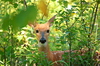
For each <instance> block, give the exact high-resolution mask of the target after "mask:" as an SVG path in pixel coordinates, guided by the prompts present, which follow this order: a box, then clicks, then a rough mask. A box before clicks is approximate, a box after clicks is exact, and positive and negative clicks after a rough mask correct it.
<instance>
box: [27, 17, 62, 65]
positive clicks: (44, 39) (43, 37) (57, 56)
mask: <svg viewBox="0 0 100 66" xmlns="http://www.w3.org/2000/svg"><path fill="white" fill-rule="evenodd" d="M55 16H56V15H55ZM55 16H53V17H52V18H51V19H50V20H49V21H48V22H47V23H45V24H37V23H36V24H29V26H31V27H33V28H34V30H35V33H36V37H37V40H38V46H39V48H38V50H39V51H40V52H44V53H45V54H46V57H47V58H48V60H49V61H52V62H55V61H57V60H61V59H62V54H64V51H50V48H49V45H48V36H49V33H50V26H51V22H53V21H54V19H55ZM54 66H61V64H60V63H54Z"/></svg>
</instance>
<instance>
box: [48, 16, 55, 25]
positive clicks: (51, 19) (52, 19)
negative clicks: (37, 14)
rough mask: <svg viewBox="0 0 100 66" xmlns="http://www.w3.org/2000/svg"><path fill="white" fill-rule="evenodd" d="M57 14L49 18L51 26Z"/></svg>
mask: <svg viewBox="0 0 100 66" xmlns="http://www.w3.org/2000/svg"><path fill="white" fill-rule="evenodd" d="M55 17H56V15H54V16H53V17H52V18H50V19H49V21H48V22H47V23H48V24H49V25H50V26H51V25H52V24H51V23H52V22H54V19H55Z"/></svg>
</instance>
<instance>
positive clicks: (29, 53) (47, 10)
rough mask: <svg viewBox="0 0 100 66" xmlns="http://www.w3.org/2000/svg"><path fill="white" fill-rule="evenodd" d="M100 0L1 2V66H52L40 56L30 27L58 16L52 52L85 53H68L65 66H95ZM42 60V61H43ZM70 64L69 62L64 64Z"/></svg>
mask: <svg viewBox="0 0 100 66" xmlns="http://www.w3.org/2000/svg"><path fill="white" fill-rule="evenodd" d="M99 4H100V0H0V66H32V65H33V64H38V66H42V65H43V66H50V65H52V64H53V63H52V62H51V61H47V59H44V57H45V56H44V55H42V54H41V55H40V54H38V46H37V40H36V36H35V34H34V29H32V28H31V27H30V26H28V24H29V23H35V22H38V23H45V22H47V21H48V20H49V18H51V17H52V16H53V15H55V14H57V16H56V19H55V21H54V22H53V25H52V27H51V32H50V37H49V45H50V49H51V50H52V51H55V50H56V51H57V50H84V51H86V53H85V54H84V55H82V56H80V55H78V53H72V52H69V53H65V54H64V55H63V59H62V60H61V61H58V62H61V63H64V65H65V66H74V65H77V66H96V65H97V64H99V63H100V59H97V58H96V59H93V56H94V55H95V52H100V5H99ZM40 58H41V59H40ZM65 61H68V62H65Z"/></svg>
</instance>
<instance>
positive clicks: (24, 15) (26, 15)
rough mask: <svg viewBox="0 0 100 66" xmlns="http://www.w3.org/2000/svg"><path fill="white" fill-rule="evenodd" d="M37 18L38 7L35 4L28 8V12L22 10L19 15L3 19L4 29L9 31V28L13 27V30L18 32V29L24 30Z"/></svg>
mask: <svg viewBox="0 0 100 66" xmlns="http://www.w3.org/2000/svg"><path fill="white" fill-rule="evenodd" d="M36 16H37V7H36V6H35V5H34V4H33V5H31V6H28V7H27V8H26V10H22V11H21V12H20V13H19V14H17V15H15V16H11V18H10V16H9V15H7V16H6V17H5V18H4V19H3V25H2V28H3V29H4V30H7V29H8V27H9V26H11V27H12V29H13V30H17V29H18V28H22V27H24V26H26V25H27V24H28V23H29V22H34V20H35V19H36Z"/></svg>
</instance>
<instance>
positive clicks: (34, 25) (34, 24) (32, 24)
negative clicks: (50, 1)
mask: <svg viewBox="0 0 100 66" xmlns="http://www.w3.org/2000/svg"><path fill="white" fill-rule="evenodd" d="M28 25H29V26H31V27H32V28H34V27H36V25H37V23H29V24H28Z"/></svg>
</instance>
